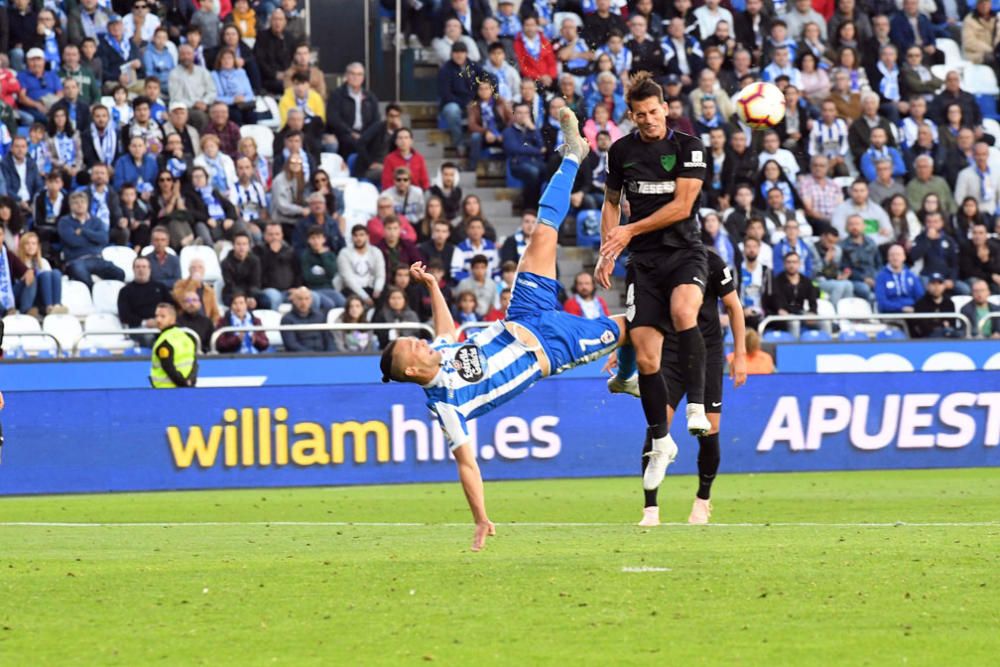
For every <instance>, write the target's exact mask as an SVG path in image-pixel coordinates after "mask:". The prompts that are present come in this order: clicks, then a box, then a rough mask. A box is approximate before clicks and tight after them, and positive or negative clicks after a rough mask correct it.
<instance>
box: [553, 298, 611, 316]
mask: <svg viewBox="0 0 1000 667" xmlns="http://www.w3.org/2000/svg"><path fill="white" fill-rule="evenodd" d="M579 299H580V298H579V297H578V296H575V295H574V296H571V297H570V298H568V299H566V303H564V304H563V309H565V311H566V312H567V313H569V314H570V315H576V316H577V317H586V315H584V313H583V306H581V305H580V300H579ZM594 300H595V301H597V303H598V304H600V306H601V312H602V313H604V315H606V316H610V315H611V313H610V312H609V311H608V304H607V303H606V302H605V301H604V297H600V296H595V297H594Z"/></svg>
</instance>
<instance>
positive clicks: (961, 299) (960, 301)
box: [951, 294, 972, 313]
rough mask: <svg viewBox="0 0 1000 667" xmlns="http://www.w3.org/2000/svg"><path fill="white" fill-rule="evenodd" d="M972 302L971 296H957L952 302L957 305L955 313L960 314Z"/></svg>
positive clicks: (953, 297)
mask: <svg viewBox="0 0 1000 667" xmlns="http://www.w3.org/2000/svg"><path fill="white" fill-rule="evenodd" d="M970 301H972V297H971V296H966V295H964V294H955V295H953V296H952V297H951V302H952V303H953V304H955V312H956V313H957V312H960V311H961V310H962V308H963V307H964V306H965V304H967V303H969V302H970Z"/></svg>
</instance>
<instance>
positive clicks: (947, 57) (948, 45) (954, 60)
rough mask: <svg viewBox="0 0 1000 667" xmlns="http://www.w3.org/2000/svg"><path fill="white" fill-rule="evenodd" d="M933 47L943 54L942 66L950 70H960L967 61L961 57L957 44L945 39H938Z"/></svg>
mask: <svg viewBox="0 0 1000 667" xmlns="http://www.w3.org/2000/svg"><path fill="white" fill-rule="evenodd" d="M934 46H935V47H937V49H938V51H940V52H941V53H943V54H944V64H945V65H947V66H948V67H949V68H950V69H961V68H962V67H963V66H964V65H965V64H966V63H967V62H968V61H967V60H966V59H965V58H963V57H962V50H961V49H960V48H959V46H958V42H956V41H955V40H953V39H948V38H947V37H938V38H937V39H936V40H935V41H934Z"/></svg>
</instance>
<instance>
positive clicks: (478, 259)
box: [469, 255, 490, 266]
mask: <svg viewBox="0 0 1000 667" xmlns="http://www.w3.org/2000/svg"><path fill="white" fill-rule="evenodd" d="M469 265H470V266H480V265H485V266H489V265H490V260H488V259H486V255H476V256H475V257H473V258H472V260H471V261H470V262H469Z"/></svg>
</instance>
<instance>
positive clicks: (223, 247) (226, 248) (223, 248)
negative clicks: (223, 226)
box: [215, 240, 233, 280]
mask: <svg viewBox="0 0 1000 667" xmlns="http://www.w3.org/2000/svg"><path fill="white" fill-rule="evenodd" d="M215 247H216V248H218V249H219V262H222V260H224V259H225V258H226V255H228V254H229V253H231V252H232V251H233V242H232V241H226V240H222V241H216V242H215ZM220 280H221V278H220Z"/></svg>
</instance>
